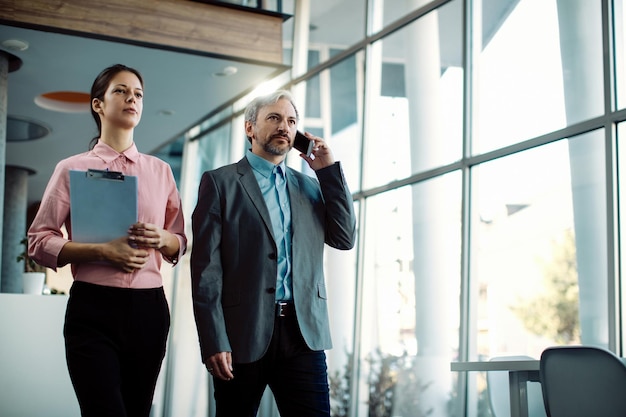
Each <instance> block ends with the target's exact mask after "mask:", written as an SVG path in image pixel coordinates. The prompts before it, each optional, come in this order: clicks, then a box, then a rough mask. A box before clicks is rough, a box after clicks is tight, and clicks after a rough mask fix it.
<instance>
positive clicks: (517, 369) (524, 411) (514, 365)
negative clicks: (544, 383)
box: [450, 359, 540, 417]
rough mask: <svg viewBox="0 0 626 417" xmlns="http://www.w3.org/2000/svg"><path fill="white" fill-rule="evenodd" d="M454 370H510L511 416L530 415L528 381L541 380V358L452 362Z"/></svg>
mask: <svg viewBox="0 0 626 417" xmlns="http://www.w3.org/2000/svg"><path fill="white" fill-rule="evenodd" d="M450 370H451V371H453V372H472V371H478V372H488V371H508V373H509V396H510V400H511V417H528V391H527V385H526V383H527V382H529V381H532V382H540V380H539V360H536V359H533V360H510V361H506V360H504V361H503V360H499V361H493V362H485V361H477V362H452V363H450Z"/></svg>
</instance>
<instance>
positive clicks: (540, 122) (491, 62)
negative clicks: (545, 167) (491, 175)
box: [473, 0, 604, 153]
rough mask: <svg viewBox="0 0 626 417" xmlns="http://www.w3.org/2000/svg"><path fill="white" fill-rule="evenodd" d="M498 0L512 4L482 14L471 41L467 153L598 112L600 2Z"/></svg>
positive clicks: (600, 109)
mask: <svg viewBox="0 0 626 417" xmlns="http://www.w3.org/2000/svg"><path fill="white" fill-rule="evenodd" d="M491 3H493V2H489V1H483V10H486V9H485V8H486V7H487V4H491ZM506 3H511V4H510V6H512V9H511V10H508V9H503V10H501V13H497V14H496V13H489V14H488V16H489V17H488V18H486V20H484V21H483V28H482V32H481V33H482V42H481V41H480V39H479V40H478V42H477V44H478V46H475V48H476V49H478V48H479V47H480V50H475V53H476V54H477V55H476V59H475V65H474V67H475V68H477V73H476V77H477V85H476V89H475V91H476V96H475V99H474V106H473V112H474V117H473V120H474V132H475V133H474V140H473V151H474V152H475V153H482V152H486V151H489V150H493V149H496V148H500V147H504V146H507V145H510V144H513V143H516V142H520V141H522V140H525V139H529V138H533V137H536V136H540V135H542V134H545V133H547V132H550V131H552V130H557V129H560V128H563V127H565V126H567V125H572V124H574V123H577V122H580V121H582V120H585V119H588V118H591V117H595V116H598V115H601V114H602V113H603V111H604V107H603V91H604V90H603V74H602V68H603V66H602V30H601V28H602V22H601V0H589V1H556V0H520V1H519V2H506ZM513 6H514V7H513ZM583 21H584V22H585V23H584V24H581V23H579V22H583Z"/></svg>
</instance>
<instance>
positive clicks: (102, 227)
mask: <svg viewBox="0 0 626 417" xmlns="http://www.w3.org/2000/svg"><path fill="white" fill-rule="evenodd" d="M70 220H71V222H72V240H73V241H75V242H84V243H103V242H108V241H111V240H113V239H117V238H119V237H122V236H126V235H127V234H128V228H129V227H130V226H131V225H132V224H133V223H136V222H137V177H136V176H131V175H124V174H122V173H121V172H116V171H101V170H95V169H89V170H87V171H78V170H70Z"/></svg>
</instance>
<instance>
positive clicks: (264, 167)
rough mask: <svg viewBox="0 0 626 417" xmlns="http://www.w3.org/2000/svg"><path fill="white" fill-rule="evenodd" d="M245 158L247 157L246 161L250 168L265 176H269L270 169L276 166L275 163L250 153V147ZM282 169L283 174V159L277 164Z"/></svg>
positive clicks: (270, 173)
mask: <svg viewBox="0 0 626 417" xmlns="http://www.w3.org/2000/svg"><path fill="white" fill-rule="evenodd" d="M246 158H248V162H249V163H250V166H251V167H252V169H254V170H255V171H256V172H258V173H259V174H261V175H263V176H264V177H265V178H270V175H272V171H273V170H274V168H275V167H276V165H274V164H272V163H271V162H270V161H268V160H267V159H263V158H261V157H260V156H259V155H256V154H254V153H252V151H251V150H250V149H248V150H247V151H246ZM278 166H280V168H281V169H282V172H283V175H284V174H285V172H286V171H285V160H284V159H283V160H282V161H281V163H280V164H278Z"/></svg>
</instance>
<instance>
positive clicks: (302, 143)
mask: <svg viewBox="0 0 626 417" xmlns="http://www.w3.org/2000/svg"><path fill="white" fill-rule="evenodd" d="M314 145H315V142H314V141H312V140H311V139H309V138H307V137H306V136H304V133H302V132H300V131H299V130H298V131H296V138H295V140H294V141H293V148H294V149H297V150H298V151H300V152H301V153H303V154H305V155H306V156H311V152H312V151H313V146H314Z"/></svg>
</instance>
